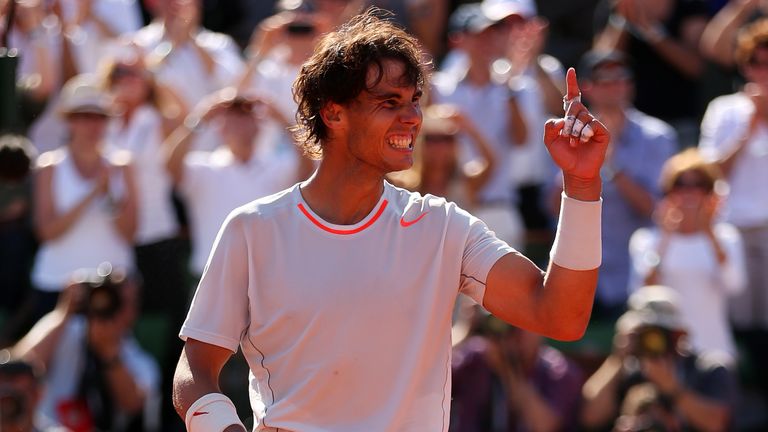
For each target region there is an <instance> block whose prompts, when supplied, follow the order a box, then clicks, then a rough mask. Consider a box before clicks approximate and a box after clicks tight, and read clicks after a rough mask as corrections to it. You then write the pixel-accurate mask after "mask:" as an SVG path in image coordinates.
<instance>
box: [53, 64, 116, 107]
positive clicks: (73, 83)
mask: <svg viewBox="0 0 768 432" xmlns="http://www.w3.org/2000/svg"><path fill="white" fill-rule="evenodd" d="M59 113H61V114H63V115H67V114H74V113H93V114H103V115H112V113H113V112H112V98H111V97H110V96H109V94H108V93H107V92H106V91H105V90H103V89H102V87H101V86H100V85H99V81H98V79H97V78H96V77H95V76H94V75H90V74H81V75H77V76H75V77H73V78H72V79H70V80H69V81H67V83H66V84H65V85H64V87H63V88H62V89H61V95H60V99H59Z"/></svg>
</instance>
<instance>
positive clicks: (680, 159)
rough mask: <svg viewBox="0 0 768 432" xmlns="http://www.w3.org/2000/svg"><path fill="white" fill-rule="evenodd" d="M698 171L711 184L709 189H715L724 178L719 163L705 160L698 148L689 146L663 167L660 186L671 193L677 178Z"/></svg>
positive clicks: (662, 189)
mask: <svg viewBox="0 0 768 432" xmlns="http://www.w3.org/2000/svg"><path fill="white" fill-rule="evenodd" d="M690 171H693V172H696V173H698V174H700V175H701V176H702V177H704V179H705V181H706V182H707V184H708V185H709V190H710V191H712V190H714V189H715V185H716V184H717V183H718V182H720V181H722V180H723V173H722V171H720V168H718V167H717V165H715V164H712V163H709V162H707V161H705V160H704V158H703V157H702V156H701V153H700V152H699V150H698V149H696V148H689V149H686V150H683V151H681V152H680V153H678V154H676V155H674V156H672V157H671V158H669V159H668V160H667V161H666V162H665V163H664V166H663V167H662V168H661V176H660V178H659V186H660V187H661V191H662V192H664V193H665V194H666V193H669V192H670V191H671V190H672V186H673V185H674V184H675V182H676V181H677V179H678V178H679V177H680V176H682V175H683V173H686V172H690Z"/></svg>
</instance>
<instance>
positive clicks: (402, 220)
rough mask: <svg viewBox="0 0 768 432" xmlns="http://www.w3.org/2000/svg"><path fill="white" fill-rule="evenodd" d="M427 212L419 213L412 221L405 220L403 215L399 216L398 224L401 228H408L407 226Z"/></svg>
mask: <svg viewBox="0 0 768 432" xmlns="http://www.w3.org/2000/svg"><path fill="white" fill-rule="evenodd" d="M427 213H429V212H424V213H422V214H420V215H419V217H417V218H416V219H414V220H412V221H406V220H405V216H402V217H401V218H400V226H401V227H403V228H408V227H409V226H411V225H413V224H415V223H416V222H418V221H420V220H421V218H423V217H424V216H426V215H427Z"/></svg>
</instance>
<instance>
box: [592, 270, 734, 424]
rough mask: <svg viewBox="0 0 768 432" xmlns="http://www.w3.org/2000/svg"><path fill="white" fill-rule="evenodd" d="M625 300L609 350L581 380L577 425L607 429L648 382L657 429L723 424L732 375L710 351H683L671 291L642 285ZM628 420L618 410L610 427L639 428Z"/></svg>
mask: <svg viewBox="0 0 768 432" xmlns="http://www.w3.org/2000/svg"><path fill="white" fill-rule="evenodd" d="M629 307H630V310H629V311H628V312H626V313H625V314H624V315H622V317H621V318H620V319H619V320H618V322H617V323H616V333H615V335H614V350H613V353H611V354H610V355H609V356H608V358H607V359H606V360H605V362H604V363H603V364H602V365H601V366H600V368H599V369H598V370H597V372H595V373H594V374H593V375H592V376H591V377H590V378H589V379H588V380H587V382H586V384H584V388H583V391H582V394H583V396H584V406H583V410H582V416H581V417H582V422H583V425H584V426H585V427H586V428H587V429H588V430H611V428H612V427H613V426H614V425H613V423H614V420H616V418H617V417H618V414H619V409H620V407H622V405H624V406H625V407H626V405H631V403H632V402H635V401H637V400H638V399H642V398H641V397H640V396H639V393H648V392H647V391H646V390H647V389H650V390H651V393H652V394H654V395H655V396H654V398H652V399H653V400H652V403H651V404H652V405H655V406H656V409H654V410H651V411H652V414H646V415H652V418H651V419H648V420H649V421H650V422H652V423H659V424H662V425H664V427H663V428H662V429H661V430H684V431H688V430H701V431H724V430H728V429H729V428H730V426H731V414H732V412H733V408H734V405H735V404H734V402H735V398H736V381H735V378H734V377H733V376H732V375H731V373H730V371H729V370H728V369H727V367H726V366H725V365H724V364H723V363H722V362H721V361H720V359H718V358H717V356H715V355H713V354H712V353H707V352H703V353H693V352H689V351H687V349H686V342H685V338H686V334H687V329H686V327H685V326H684V325H683V323H682V321H681V319H680V315H679V312H678V307H677V297H676V295H675V292H674V291H672V290H670V289H669V288H667V287H664V286H661V285H651V286H645V287H642V288H640V289H639V290H638V291H636V292H635V293H634V294H632V296H631V297H630V299H629ZM630 399H632V400H630ZM622 411H625V410H622ZM630 423H632V422H631V421H628V420H627V419H626V418H620V421H619V422H618V423H617V425H616V427H617V430H635V431H637V430H642V429H639V428H631V427H627V426H628V425H629V424H630Z"/></svg>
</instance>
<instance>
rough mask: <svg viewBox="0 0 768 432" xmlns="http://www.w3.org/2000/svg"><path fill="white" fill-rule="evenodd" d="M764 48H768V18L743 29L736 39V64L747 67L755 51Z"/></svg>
mask: <svg viewBox="0 0 768 432" xmlns="http://www.w3.org/2000/svg"><path fill="white" fill-rule="evenodd" d="M763 46H764V47H768V18H763V19H759V20H757V21H755V22H753V23H752V24H750V25H748V26H746V27H744V28H742V29H741V31H740V32H739V34H738V36H737V38H736V50H735V52H734V60H735V61H736V64H737V65H739V66H746V65H747V64H749V62H750V61H751V60H752V55H754V53H755V50H757V48H759V47H763Z"/></svg>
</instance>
